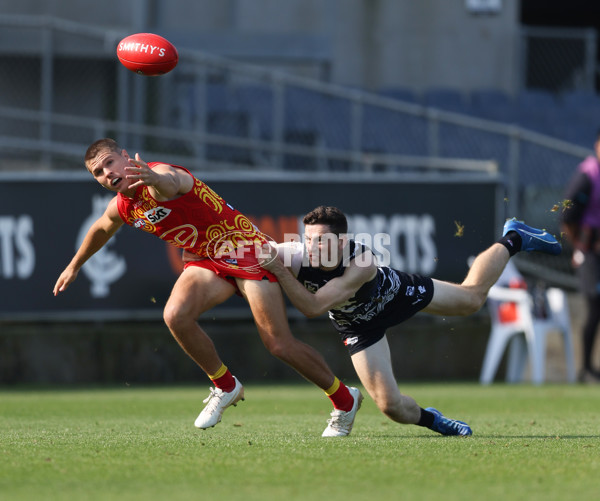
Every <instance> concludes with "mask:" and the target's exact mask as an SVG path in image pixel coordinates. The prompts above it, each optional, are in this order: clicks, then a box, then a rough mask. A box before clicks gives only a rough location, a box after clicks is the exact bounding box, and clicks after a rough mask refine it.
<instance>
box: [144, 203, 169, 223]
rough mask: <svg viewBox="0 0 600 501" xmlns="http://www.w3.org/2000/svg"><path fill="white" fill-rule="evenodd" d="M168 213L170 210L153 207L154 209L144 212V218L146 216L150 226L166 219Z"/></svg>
mask: <svg viewBox="0 0 600 501" xmlns="http://www.w3.org/2000/svg"><path fill="white" fill-rule="evenodd" d="M170 213H171V209H167V208H165V207H154V209H150V210H149V211H146V212H144V216H146V218H148V221H150V222H151V223H152V224H156V223H159V222H160V221H162V220H163V219H164V218H166V217H167V216H168V215H169V214H170Z"/></svg>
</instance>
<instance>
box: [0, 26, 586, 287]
mask: <svg viewBox="0 0 600 501" xmlns="http://www.w3.org/2000/svg"><path fill="white" fill-rule="evenodd" d="M0 26H1V27H2V30H3V34H4V36H3V38H2V40H0V61H4V62H5V63H6V64H5V69H4V71H3V72H2V74H1V75H0V155H1V156H2V160H3V161H2V163H1V167H0V168H1V169H2V170H5V171H6V170H22V169H27V170H40V169H42V170H68V169H75V168H77V169H80V168H81V165H82V156H83V153H84V152H85V149H86V148H87V146H88V145H89V144H90V143H91V142H93V141H94V140H96V139H98V138H99V137H106V136H111V137H115V138H116V139H117V140H118V141H119V142H121V143H122V144H123V146H124V147H126V148H127V149H130V150H134V151H140V153H142V157H147V158H156V157H163V158H165V160H168V161H170V162H173V163H179V164H182V165H185V166H187V167H189V168H191V169H194V170H198V171H203V172H225V171H231V172H234V171H236V170H244V171H245V172H248V171H252V172H278V173H290V172H303V173H306V175H307V176H312V175H315V174H317V173H331V174H336V173H338V174H339V175H346V174H348V173H363V174H364V175H377V174H378V173H406V172H412V173H416V174H418V175H437V176H441V175H444V176H447V175H451V174H452V173H453V172H461V173H464V172H471V173H472V174H473V175H483V176H489V175H500V176H501V177H502V179H503V180H504V182H505V186H506V215H507V216H508V215H515V214H518V215H519V216H520V217H525V218H527V220H528V222H531V223H532V224H534V225H542V226H548V225H547V222H548V214H549V210H550V207H552V205H553V201H554V202H558V201H559V200H560V197H561V193H562V190H563V189H564V186H565V184H566V182H567V180H568V178H569V177H570V175H571V173H572V171H573V169H574V167H575V165H576V164H577V163H578V162H579V161H581V159H582V157H584V156H586V155H587V154H589V150H588V149H586V148H582V147H580V146H576V145H573V144H571V143H568V142H566V141H560V140H558V139H556V138H552V137H549V136H546V135H543V134H539V133H535V132H532V131H530V130H527V129H524V128H522V127H519V126H516V125H513V124H506V123H500V122H494V121H491V120H484V119H481V118H477V117H474V116H469V115H465V114H460V113H453V112H449V111H443V110H440V109H435V108H431V107H426V106H422V105H419V104H415V103H409V102H403V101H400V100H397V99H393V98H390V97H386V96H383V95H378V94H374V93H368V92H364V91H362V90H358V89H350V88H346V87H343V86H340V85H334V84H327V83H322V82H318V81H314V80H310V79H305V78H300V77H297V76H293V75H289V74H285V73H282V72H278V71H274V70H272V69H265V68H260V67H256V66H251V65H247V64H242V63H240V62H238V61H231V60H227V59H224V58H221V57H217V56H213V55H211V54H206V53H202V52H200V51H196V50H190V49H186V48H180V49H179V55H180V62H179V65H178V67H177V68H176V70H174V71H172V72H171V73H169V74H167V75H164V76H162V77H159V78H145V77H140V76H138V75H134V74H133V73H131V72H129V71H128V70H126V69H125V68H123V67H122V66H121V65H120V64H119V63H118V61H117V59H116V57H115V47H116V45H117V43H118V41H119V40H120V38H122V37H124V36H126V35H127V33H121V32H118V31H111V30H108V31H107V30H101V29H98V28H91V27H89V26H84V25H80V24H78V23H74V22H71V21H64V20H60V19H55V18H51V17H27V16H0ZM32 33H33V34H35V36H32ZM553 224H554V227H550V228H549V229H550V230H554V231H555V232H557V231H558V227H557V223H556V218H554V223H553ZM562 271H563V272H564V275H565V277H567V276H568V275H569V269H568V265H567V264H564V265H563V270H562Z"/></svg>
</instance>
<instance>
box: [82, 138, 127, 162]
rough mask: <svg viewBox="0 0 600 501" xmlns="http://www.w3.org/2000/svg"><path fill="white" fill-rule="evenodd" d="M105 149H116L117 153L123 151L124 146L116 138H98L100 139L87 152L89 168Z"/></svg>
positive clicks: (86, 160) (86, 159) (86, 158)
mask: <svg viewBox="0 0 600 501" xmlns="http://www.w3.org/2000/svg"><path fill="white" fill-rule="evenodd" d="M103 151H114V152H115V153H121V151H122V148H121V147H120V146H119V144H118V143H117V142H116V141H115V140H114V139H111V138H109V137H105V138H103V139H98V141H95V142H94V143H92V144H91V145H90V146H89V148H88V149H87V151H86V152H85V157H84V159H85V166H86V167H87V169H88V170H89V163H90V162H91V161H92V160H94V158H96V157H97V156H98V154H100V153H101V152H103Z"/></svg>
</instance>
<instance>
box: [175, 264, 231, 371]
mask: <svg viewBox="0 0 600 501" xmlns="http://www.w3.org/2000/svg"><path fill="white" fill-rule="evenodd" d="M234 293H235V288H234V287H233V285H231V284H230V283H228V282H227V281H226V280H223V279H222V278H219V277H217V276H216V275H215V274H214V273H213V272H211V271H209V270H206V269H204V268H197V267H189V268H187V269H186V270H184V271H183V273H182V274H181V275H180V277H179V279H178V280H177V282H175V285H174V286H173V290H172V291H171V296H170V297H169V300H168V301H167V304H166V306H165V311H164V320H165V323H166V324H167V327H169V330H170V331H171V334H172V335H173V337H174V338H175V339H176V340H177V342H178V343H179V345H180V346H181V347H182V348H183V350H184V351H185V352H186V353H187V354H188V355H189V356H190V358H192V360H194V362H196V363H197V364H198V365H199V366H200V368H202V370H203V371H204V372H206V373H207V374H214V373H215V372H216V371H217V370H219V368H220V367H221V365H222V361H221V359H220V358H219V355H218V354H217V350H216V348H215V345H214V344H213V342H212V340H211V339H210V338H209V337H208V335H207V334H206V332H204V330H203V329H202V328H201V327H200V326H199V325H198V323H197V319H198V317H199V316H200V315H201V314H202V313H204V312H205V311H208V310H210V309H211V308H213V307H214V306H216V305H217V304H220V303H222V302H224V301H225V300H226V299H228V298H229V297H231V296H232V295H233V294H234Z"/></svg>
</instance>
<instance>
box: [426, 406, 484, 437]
mask: <svg viewBox="0 0 600 501" xmlns="http://www.w3.org/2000/svg"><path fill="white" fill-rule="evenodd" d="M425 410H426V411H429V412H431V413H432V414H433V415H434V419H433V425H432V426H431V429H432V430H433V431H437V432H438V433H441V434H442V435H460V436H462V437H466V436H468V435H472V434H473V431H472V430H471V427H470V426H469V425H468V424H467V423H464V422H463V421H456V420H455V419H450V418H447V417H445V416H444V415H443V414H442V413H441V412H440V411H438V410H437V409H434V408H433V407H427V409H425Z"/></svg>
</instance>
